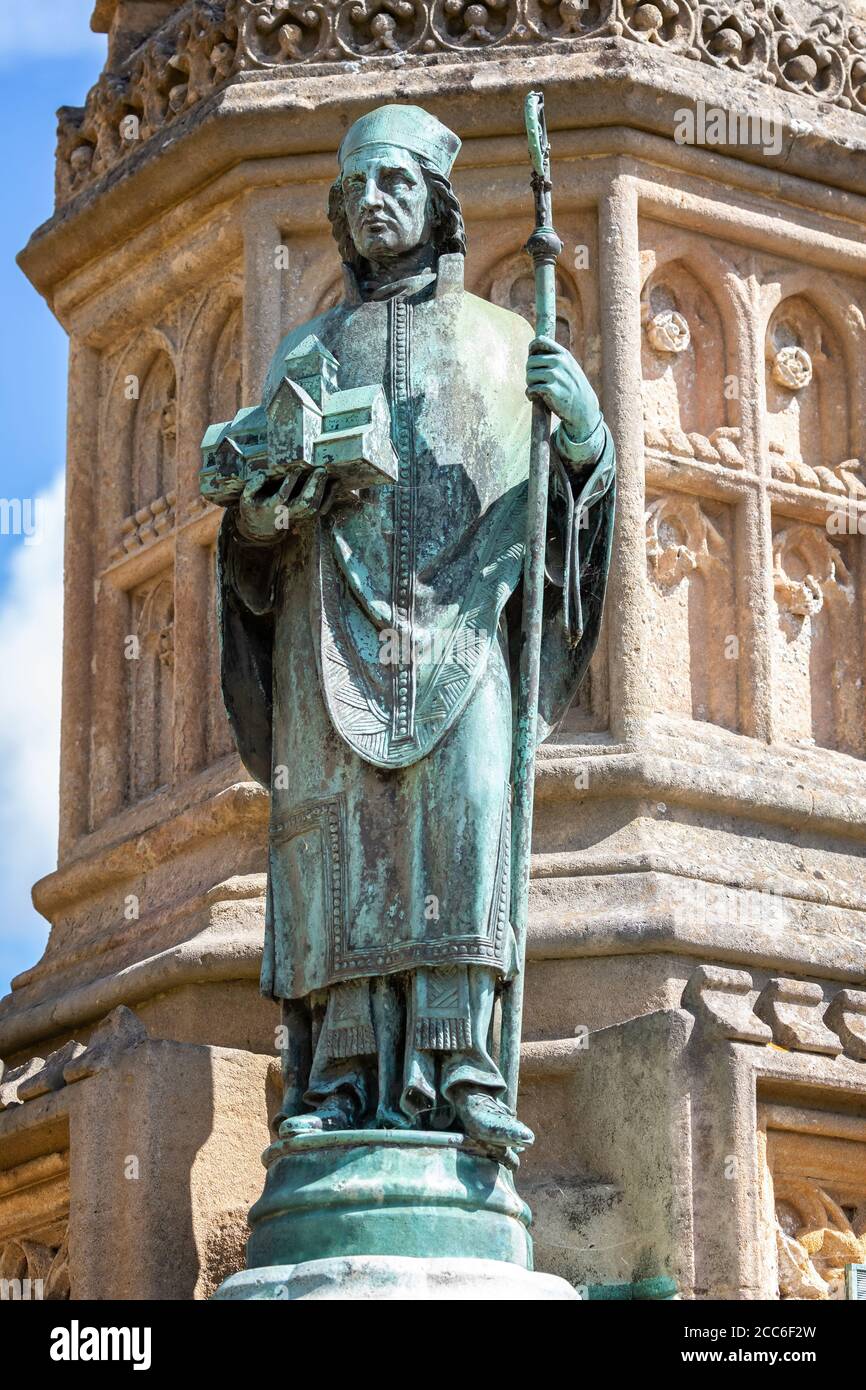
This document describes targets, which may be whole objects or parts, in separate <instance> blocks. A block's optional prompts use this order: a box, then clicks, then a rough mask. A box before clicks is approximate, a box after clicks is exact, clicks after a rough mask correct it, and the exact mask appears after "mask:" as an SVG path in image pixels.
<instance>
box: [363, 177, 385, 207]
mask: <svg viewBox="0 0 866 1390" xmlns="http://www.w3.org/2000/svg"><path fill="white" fill-rule="evenodd" d="M361 203H362V206H363V207H365V208H375V207H381V206H382V190H381V189H380V187H379V185H378V184H377V182H376V180H375V179H373V178H369V179H367V182H366V184H365V185H364V196H363V198H362V200H361Z"/></svg>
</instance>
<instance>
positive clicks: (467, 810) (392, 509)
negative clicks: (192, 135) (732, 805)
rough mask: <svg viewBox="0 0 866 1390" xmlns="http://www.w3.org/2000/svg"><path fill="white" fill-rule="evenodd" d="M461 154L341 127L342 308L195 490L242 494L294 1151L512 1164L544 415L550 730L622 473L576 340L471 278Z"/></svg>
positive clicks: (545, 703) (283, 368)
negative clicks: (539, 425)
mask: <svg viewBox="0 0 866 1390" xmlns="http://www.w3.org/2000/svg"><path fill="white" fill-rule="evenodd" d="M459 147H460V141H459V139H458V138H457V136H456V135H454V134H453V133H452V132H451V131H450V130H448V129H447V128H446V127H445V126H444V125H442V124H441V123H440V122H439V121H438V120H436V119H435V118H434V117H432V116H431V115H429V114H428V113H427V112H425V111H423V110H421V109H419V108H418V107H414V106H404V105H391V106H383V107H380V108H379V109H377V110H374V111H372V112H370V113H369V114H367V115H365V116H362V117H361V118H360V119H359V120H358V121H356V123H355V124H354V125H353V126H352V127H351V129H350V130H349V132H348V133H347V135H346V137H345V139H344V140H343V143H342V145H341V147H340V150H339V175H338V177H337V179H336V182H335V183H334V184H333V187H332V189H331V194H330V202H329V208H328V215H329V218H330V221H331V224H332V227H333V233H334V237H335V239H336V242H337V246H338V247H339V251H340V256H341V259H342V261H343V273H344V280H345V290H344V295H343V298H342V301H341V302H340V303H339V304H338V305H337V306H336V307H335V308H332V309H329V310H327V312H325V313H323V314H321V315H319V316H318V317H317V318H315V319H313V320H312V322H309V323H305V324H302V325H301V326H299V327H297V328H295V329H294V330H293V331H292V332H291V333H290V334H289V335H288V337H287V338H286V339H285V340H284V341H283V342H282V343H281V345H280V347H279V349H278V351H277V353H276V356H275V357H274V360H273V363H272V366H271V369H270V372H269V376H268V380H267V383H266V385H265V390H264V396H263V403H262V405H261V406H260V407H256V408H255V410H254V411H252V412H250V411H247V412H241V415H240V416H239V417H237V418H236V420H235V422H233V426H226V427H221V429H222V433H221V434H220V435H219V437H220V438H221V439H223V441H225V440H226V439H231V440H233V441H234V444H235V446H236V447H235V457H237V458H246V471H245V472H244V471H243V470H242V469H240V468H239V469H238V470H236V471H235V473H233V474H232V471H231V469H229V470H226V469H223V471H222V473H221V474H220V478H219V479H217V480H216V481H215V474H214V472H213V469H211V470H210V471H208V469H206V470H205V473H204V474H203V490H204V491H205V495H208V496H211V497H212V498H214V499H215V500H217V501H219V502H221V503H223V505H225V506H226V512H225V517H224V520H223V525H222V529H221V534H220V544H219V593H220V613H221V640H222V681H223V691H224V697H225V702H226V706H227V709H228V713H229V717H230V720H231V724H232V727H233V729H234V733H235V737H236V740H237V744H238V748H239V750H240V754H241V756H242V758H243V760H244V762H245V764H246V766H247V767H248V768H249V770H250V772H251V773H252V774H253V776H255V777H256V778H257V779H258V780H259V781H260V782H261V783H262V784H263V785H264V786H266V787H267V788H268V789H269V791H270V806H271V810H270V843H269V876H268V900H267V917H266V939H265V951H264V963H263V967H262V989H263V991H264V992H265V993H266V994H268V995H270V996H272V997H274V998H276V999H279V1000H281V1001H283V1002H282V1008H283V1022H284V1025H285V1039H286V1041H285V1047H284V1052H283V1076H284V1083H285V1094H284V1099H283V1106H282V1111H281V1114H280V1117H279V1132H280V1135H281V1136H282V1137H287V1136H290V1135H293V1134H298V1133H304V1132H307V1131H310V1130H322V1129H343V1130H345V1129H353V1128H392V1127H393V1128H413V1129H427V1128H434V1129H436V1128H438V1129H453V1130H457V1131H460V1132H462V1133H464V1134H466V1135H467V1136H469V1137H470V1138H471V1139H472V1140H474V1141H476V1142H478V1143H480V1144H483V1145H488V1146H491V1147H492V1148H493V1149H494V1150H496V1149H497V1148H500V1149H503V1150H511V1151H512V1152H514V1151H515V1150H517V1151H519V1150H520V1148H522V1147H524V1146H525V1145H527V1144H529V1143H531V1142H532V1138H533V1136H532V1133H531V1131H530V1130H529V1129H528V1128H527V1127H526V1126H525V1125H523V1124H522V1123H521V1122H520V1121H519V1120H518V1119H517V1118H516V1116H515V1114H514V1113H513V1112H512V1110H511V1109H510V1108H509V1106H508V1105H507V1104H506V1102H505V1090H506V1088H505V1083H504V1081H503V1077H502V1074H501V1072H500V1069H499V1066H498V1064H497V1060H496V1053H495V1047H494V1015H495V1004H496V1000H497V996H498V995H499V994H500V992H501V991H502V990H503V989H506V988H507V986H508V982H509V980H511V979H512V978H513V976H514V972H515V971H516V970H517V969H518V968H519V962H518V961H517V959H516V953H515V949H514V936H513V932H512V928H511V925H510V922H509V878H510V873H509V860H510V848H511V826H510V781H511V762H512V728H513V712H512V701H513V691H514V686H515V678H516V670H517V653H518V649H519V644H520V611H521V609H520V603H521V587H522V586H521V575H522V567H523V559H524V547H525V539H526V501H527V477H528V468H529V452H530V422H531V413H532V412H531V404H530V402H531V400H533V399H535V398H539V399H541V400H543V401H544V402H545V403H546V405H547V406H548V407H549V408H550V410H551V411H552V412H553V414H554V416H555V417H557V422H556V428H555V432H554V435H553V447H552V451H551V483H550V504H549V532H548V546H547V576H548V591H547V595H546V603H545V614H544V633H543V648H542V667H541V697H540V706H539V716H540V718H539V728H540V731H541V735H542V736H543V737H546V736H547V735H548V734H549V733H550V732H551V731H552V730H553V729H554V728H555V726H556V725H557V723H558V722H559V721H560V720H561V719H562V717H563V715H564V713H565V711H566V710H567V708H568V705H569V703H570V701H571V699H572V698H573V696H574V693H575V691H576V689H577V686H578V684H579V682H580V680H581V677H582V676H583V674H584V672H585V670H586V667H587V664H588V662H589V659H590V656H591V654H592V651H593V648H594V646H595V643H596V640H597V636H598V628H599V622H600V617H601V611H602V604H603V599H604V589H605V581H606V575H607V568H608V562H609V555H610V540H611V529H612V517H613V505H614V476H615V458H614V450H613V445H612V441H611V437H610V435H609V433H608V430H607V427H606V425H605V423H604V421H603V419H602V415H601V412H600V410H599V405H598V400H597V398H596V395H595V392H594V391H593V389H592V387H591V385H590V384H589V382H588V381H587V378H586V377H585V375H584V373H583V371H582V370H581V368H580V366H579V365H578V364H577V362H576V361H575V360H574V358H573V357H572V355H571V353H570V352H569V351H567V349H566V348H564V347H563V346H561V345H560V344H558V343H557V342H556V341H554V340H553V339H549V338H541V339H533V335H532V331H531V329H530V328H529V326H528V325H527V324H526V322H525V321H524V319H523V318H521V317H520V316H519V315H517V314H514V313H511V312H509V311H507V310H505V309H502V308H498V307H496V306H494V305H492V304H489V303H488V302H487V301H485V300H483V299H479V298H477V297H476V296H475V295H472V294H469V293H468V292H467V291H466V290H465V289H464V287H463V263H464V254H465V249H466V244H465V236H464V226H463V219H462V216H461V210H460V204H459V203H458V201H457V198H456V196H455V194H454V191H453V189H452V186H451V183H450V182H449V175H450V172H451V167H452V165H453V162H454V159H455V157H456V155H457V152H458V150H459ZM377 412H378V413H377ZM383 412H384V419H385V421H386V423H385V429H384V441H383V439H382V438H378V439H377V438H376V437H375V436H376V429H377V425H376V421H377V420H378V421H379V422H380V424H381V419H382V418H383ZM251 415H253V416H255V420H254V421H253V422H252V424H251V421H250V419H249V417H250V416H251ZM241 417H245V419H246V423H245V422H244V419H242V418H241ZM256 423H257V424H258V425H259V426H260V427H261V431H262V432H261V435H260V443H261V440H263V439H265V438H266V439H267V443H266V446H265V445H262V447H261V449H260V452H259V455H258V456H256V454H255V448H248V447H247V445H245V444H244V440H245V439H246V440H247V442H248V441H249V439H250V438H253V437H254V436H255V429H254V428H253V426H254V425H255V424H256ZM232 428H233V429H234V433H233V434H232ZM245 431H246V432H245ZM379 433H380V435H381V430H380V431H379ZM209 436H210V437H211V439H213V438H215V437H216V436H214V435H213V431H209ZM238 441H240V443H238ZM287 441H288V442H287ZM206 443H207V439H206ZM245 450H246V453H245ZM230 474H231V476H229V475H230ZM207 480H209V481H207Z"/></svg>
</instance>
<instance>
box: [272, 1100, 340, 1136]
mask: <svg viewBox="0 0 866 1390" xmlns="http://www.w3.org/2000/svg"><path fill="white" fill-rule="evenodd" d="M352 1127H353V1112H352V1108H351V1107H350V1106H348V1105H344V1104H342V1103H341V1102H340V1101H339V1100H336V1099H331V1100H326V1101H325V1102H324V1104H322V1105H320V1106H319V1108H318V1110H310V1111H308V1112H307V1114H305V1115H290V1116H289V1118H288V1119H287V1120H283V1122H282V1124H281V1125H280V1128H279V1136H280V1138H281V1139H291V1137H292V1135H294V1134H319V1133H321V1131H322V1130H325V1129H352Z"/></svg>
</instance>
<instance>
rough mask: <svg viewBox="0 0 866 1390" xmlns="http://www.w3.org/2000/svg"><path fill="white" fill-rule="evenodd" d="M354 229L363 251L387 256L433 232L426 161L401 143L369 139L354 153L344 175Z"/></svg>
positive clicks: (409, 247)
mask: <svg viewBox="0 0 866 1390" xmlns="http://www.w3.org/2000/svg"><path fill="white" fill-rule="evenodd" d="M340 181H341V184H342V188H343V199H344V203H345V208H346V217H347V218H348V221H349V231H350V232H351V234H352V240H353V241H354V243H355V247H356V249H357V251H358V252H359V254H360V255H362V256H364V257H365V259H367V260H370V261H387V260H391V259H393V258H394V257H396V256H402V255H404V254H405V253H406V252H407V251H414V250H415V247H416V246H420V245H421V244H422V242H426V241H427V240H429V237H430V231H431V228H430V215H429V208H428V194H427V184H426V182H425V180H424V173H423V170H422V168H421V165H420V164H419V163H418V161H417V160H416V159H414V158H413V157H412V155H411V154H410V153H409V151H408V150H401V149H400V148H399V147H398V146H396V145H370V146H368V147H367V148H366V149H363V150H358V151H357V152H356V153H355V154H353V155H350V156H349V158H348V159H347V160H346V162H345V164H344V165H343V172H342V175H341V180H340Z"/></svg>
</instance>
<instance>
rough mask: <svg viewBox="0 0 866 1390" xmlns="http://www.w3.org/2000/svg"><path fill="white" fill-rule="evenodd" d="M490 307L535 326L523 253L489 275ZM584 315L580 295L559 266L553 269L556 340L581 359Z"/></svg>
mask: <svg viewBox="0 0 866 1390" xmlns="http://www.w3.org/2000/svg"><path fill="white" fill-rule="evenodd" d="M487 297H488V299H490V300H491V301H492V302H493V303H494V304H498V305H500V306H501V308H503V309H512V310H513V311H514V312H515V313H516V314H521V315H522V316H523V318H525V319H526V321H527V323H529V324H531V325H532V326H533V327H534V326H535V279H534V275H533V270H532V263H531V262H530V260H529V257H528V256H527V255H526V252H525V251H518V252H516V253H515V254H514V255H512V256H509V257H508V258H507V259H506V260H505V261H502V262H501V263H500V264H499V265H498V266H497V267H496V268H495V269H494V270H493V272H492V275H491V280H490V289H489V291H488V295H487ZM584 332H585V324H584V314H583V306H582V304H581V299H580V293H579V291H578V288H577V285H576V284H575V283H574V281H573V280H572V278H571V276H570V275H569V274H568V272H567V271H566V270H564V269H563V268H562V266H557V268H556V338H557V341H558V342H560V343H562V345H563V347H567V348H568V349H569V351H570V352H573V353H574V355H575V357H577V358H582V357H583V355H584V346H585V345H584Z"/></svg>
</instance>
